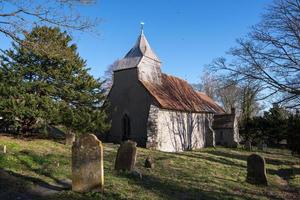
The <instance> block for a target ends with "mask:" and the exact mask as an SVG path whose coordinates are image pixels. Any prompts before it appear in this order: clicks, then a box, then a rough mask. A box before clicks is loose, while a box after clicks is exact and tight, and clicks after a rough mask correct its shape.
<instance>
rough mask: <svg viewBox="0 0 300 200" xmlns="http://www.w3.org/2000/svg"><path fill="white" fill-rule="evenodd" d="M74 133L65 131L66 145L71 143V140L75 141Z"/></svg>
mask: <svg viewBox="0 0 300 200" xmlns="http://www.w3.org/2000/svg"><path fill="white" fill-rule="evenodd" d="M75 138H76V136H75V134H74V133H66V141H65V144H66V145H72V144H73V142H75Z"/></svg>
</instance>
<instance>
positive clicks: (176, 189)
mask: <svg viewBox="0 0 300 200" xmlns="http://www.w3.org/2000/svg"><path fill="white" fill-rule="evenodd" d="M117 175H118V176H121V177H125V178H127V179H129V180H130V181H132V182H133V183H134V184H136V185H139V186H141V187H143V188H144V189H146V190H149V191H151V192H155V193H157V194H159V196H160V197H161V198H162V199H172V200H173V199H210V200H216V199H235V198H242V197H243V195H238V194H230V193H228V192H226V191H225V190H223V189H222V188H218V190H219V191H217V190H214V191H209V190H207V189H206V190H205V188H200V187H197V186H195V185H194V184H191V185H185V187H184V185H183V184H184V183H183V182H175V181H172V179H170V180H162V179H161V178H158V177H155V176H153V175H143V178H142V179H139V178H137V177H135V176H133V175H132V174H131V173H128V172H118V174H117Z"/></svg>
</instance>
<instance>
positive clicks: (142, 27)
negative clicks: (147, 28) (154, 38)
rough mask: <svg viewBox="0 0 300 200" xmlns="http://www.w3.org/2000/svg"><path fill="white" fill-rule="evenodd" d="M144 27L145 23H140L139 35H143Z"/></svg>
mask: <svg viewBox="0 0 300 200" xmlns="http://www.w3.org/2000/svg"><path fill="white" fill-rule="evenodd" d="M144 25H145V23H144V22H141V34H144Z"/></svg>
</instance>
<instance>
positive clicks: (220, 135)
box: [213, 112, 239, 147]
mask: <svg viewBox="0 0 300 200" xmlns="http://www.w3.org/2000/svg"><path fill="white" fill-rule="evenodd" d="M214 118H215V119H214V125H213V128H214V130H215V136H216V144H217V145H223V146H228V147H236V146H237V145H238V143H239V129H238V122H237V119H236V116H235V113H234V112H232V113H229V114H222V115H216V116H215V117H214Z"/></svg>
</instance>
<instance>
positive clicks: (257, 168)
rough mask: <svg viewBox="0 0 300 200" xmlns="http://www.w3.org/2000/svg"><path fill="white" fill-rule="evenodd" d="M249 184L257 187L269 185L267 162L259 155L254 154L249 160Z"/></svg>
mask: <svg viewBox="0 0 300 200" xmlns="http://www.w3.org/2000/svg"><path fill="white" fill-rule="evenodd" d="M247 182H248V183H251V184H257V185H267V184H268V180H267V174H266V162H265V159H264V158H263V157H262V156H260V155H257V154H252V155H250V156H249V157H248V158H247Z"/></svg>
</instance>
